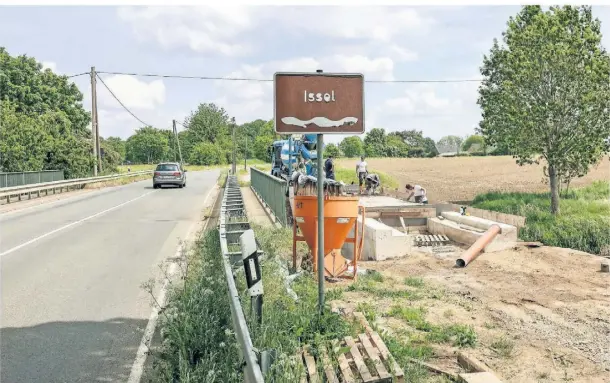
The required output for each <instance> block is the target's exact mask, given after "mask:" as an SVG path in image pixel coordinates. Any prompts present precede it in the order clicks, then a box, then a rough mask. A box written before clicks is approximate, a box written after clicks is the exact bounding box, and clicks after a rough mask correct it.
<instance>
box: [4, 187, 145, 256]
mask: <svg viewBox="0 0 610 383" xmlns="http://www.w3.org/2000/svg"><path fill="white" fill-rule="evenodd" d="M154 192H156V190H153V191H149V192H148V193H144V194H142V195H141V196H139V197H136V198H134V199H130V200H129V201H126V202H123V203H121V204H119V205H116V206H113V207H111V208H109V209H106V210H103V211H100V212H98V213H95V214H93V215H90V216H88V217H85V218H83V219H79V220H78V221H74V222H72V223H69V224H67V225H65V226H62V227H59V228H57V229H55V230H52V231H49V232H48V233H45V234H43V235H40V236H38V237H36V238H33V239H30V240H29V241H27V242H24V243H22V244H21V245H18V246H15V247H13V248H11V249H8V250H6V251H5V252H3V253H0V257H3V256H5V255H8V254H10V253H12V252H15V251H17V250H19V249H22V248H24V247H26V246H28V245H31V244H32V243H34V242H36V241H39V240H41V239H43V238H46V237H48V236H50V235H53V234H55V233H58V232H60V231H62V230H65V229H67V228H69V227H72V226H75V225H78V224H79V223H83V222H85V221H88V220H90V219H92V218H95V217H99V216H100V215H102V214H106V213H108V212H110V211H112V210H115V209H118V208H120V207H121V206H125V205H127V204H128V203H131V202H134V201H137V200H139V199H140V198H144V197H146V196H147V195H149V194H151V193H154Z"/></svg>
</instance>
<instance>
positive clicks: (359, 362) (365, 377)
mask: <svg viewBox="0 0 610 383" xmlns="http://www.w3.org/2000/svg"><path fill="white" fill-rule="evenodd" d="M344 339H345V344H347V346H348V347H349V348H350V354H352V358H353V359H354V363H355V364H356V368H357V369H358V372H359V373H360V377H361V378H362V381H363V382H364V383H368V382H374V378H373V376H372V375H371V372H370V371H369V369H368V368H367V367H366V364H364V359H363V358H362V355H361V354H360V350H358V346H356V343H355V342H354V339H352V337H351V336H346V337H345V338H344Z"/></svg>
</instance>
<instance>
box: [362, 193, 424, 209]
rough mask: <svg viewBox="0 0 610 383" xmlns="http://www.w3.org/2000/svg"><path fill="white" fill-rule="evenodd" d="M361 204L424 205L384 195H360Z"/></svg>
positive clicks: (366, 206) (371, 206)
mask: <svg viewBox="0 0 610 383" xmlns="http://www.w3.org/2000/svg"><path fill="white" fill-rule="evenodd" d="M360 205H362V206H364V207H365V208H375V207H409V206H422V204H420V203H415V202H406V201H403V200H400V199H398V198H394V197H388V196H383V195H379V196H360Z"/></svg>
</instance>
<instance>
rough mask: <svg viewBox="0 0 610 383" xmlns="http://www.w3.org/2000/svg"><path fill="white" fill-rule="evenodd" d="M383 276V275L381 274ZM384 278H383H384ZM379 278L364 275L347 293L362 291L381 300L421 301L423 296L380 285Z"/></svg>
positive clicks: (372, 275) (373, 275)
mask: <svg viewBox="0 0 610 383" xmlns="http://www.w3.org/2000/svg"><path fill="white" fill-rule="evenodd" d="M379 275H381V274H379ZM382 278H383V277H382ZM378 279H379V277H378V276H376V274H374V273H373V274H364V275H363V276H361V277H358V279H357V280H356V282H354V283H352V284H350V285H349V286H348V287H347V289H346V290H347V291H361V292H365V293H369V294H372V295H375V296H377V297H380V298H406V299H410V300H417V299H421V298H422V296H421V294H419V293H417V292H411V291H408V290H392V289H388V288H385V287H381V286H379V285H378V281H377V280H378Z"/></svg>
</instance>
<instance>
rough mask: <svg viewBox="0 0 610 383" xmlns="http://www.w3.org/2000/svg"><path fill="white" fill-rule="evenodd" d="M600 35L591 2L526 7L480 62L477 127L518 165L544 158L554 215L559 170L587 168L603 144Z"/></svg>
mask: <svg viewBox="0 0 610 383" xmlns="http://www.w3.org/2000/svg"><path fill="white" fill-rule="evenodd" d="M601 37H602V36H601V32H600V22H599V20H598V19H595V18H593V15H592V12H591V7H586V6H583V7H571V6H565V7H551V8H550V10H549V11H547V12H543V11H542V9H541V7H540V6H525V7H523V8H522V10H521V11H520V12H519V14H517V16H516V17H511V18H510V19H509V22H508V28H507V30H506V32H505V33H504V34H503V44H502V45H501V44H499V43H498V41H497V40H494V43H493V46H492V48H491V51H490V53H489V55H487V56H485V57H484V60H483V66H482V67H481V74H482V75H483V76H484V81H483V83H482V84H481V87H480V89H479V95H480V97H479V101H478V102H479V105H481V108H482V109H483V120H482V122H481V124H480V130H481V132H482V133H483V135H484V136H485V137H486V139H487V140H488V142H489V143H490V144H498V146H505V147H506V148H508V150H509V151H510V152H511V153H512V154H513V156H514V157H515V158H516V159H517V163H518V164H519V165H524V164H530V163H534V162H539V161H540V160H544V161H545V162H546V164H547V167H546V168H545V176H547V177H548V178H549V181H550V182H549V183H550V190H551V212H552V213H553V214H557V213H558V212H559V184H560V179H561V177H562V176H563V177H568V176H570V175H573V174H576V175H580V174H584V173H586V171H587V170H588V169H589V167H590V166H591V165H592V164H594V163H596V162H597V161H599V160H600V158H601V156H602V155H603V154H604V153H607V152H608V149H609V148H608V142H607V139H608V137H610V114H609V113H608V108H609V106H610V105H609V104H610V101H609V100H610V82H609V81H608V79H609V78H610V58H609V56H608V53H607V52H606V50H605V49H604V48H603V46H602V45H601ZM574 169H577V170H578V171H573V170H574Z"/></svg>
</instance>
